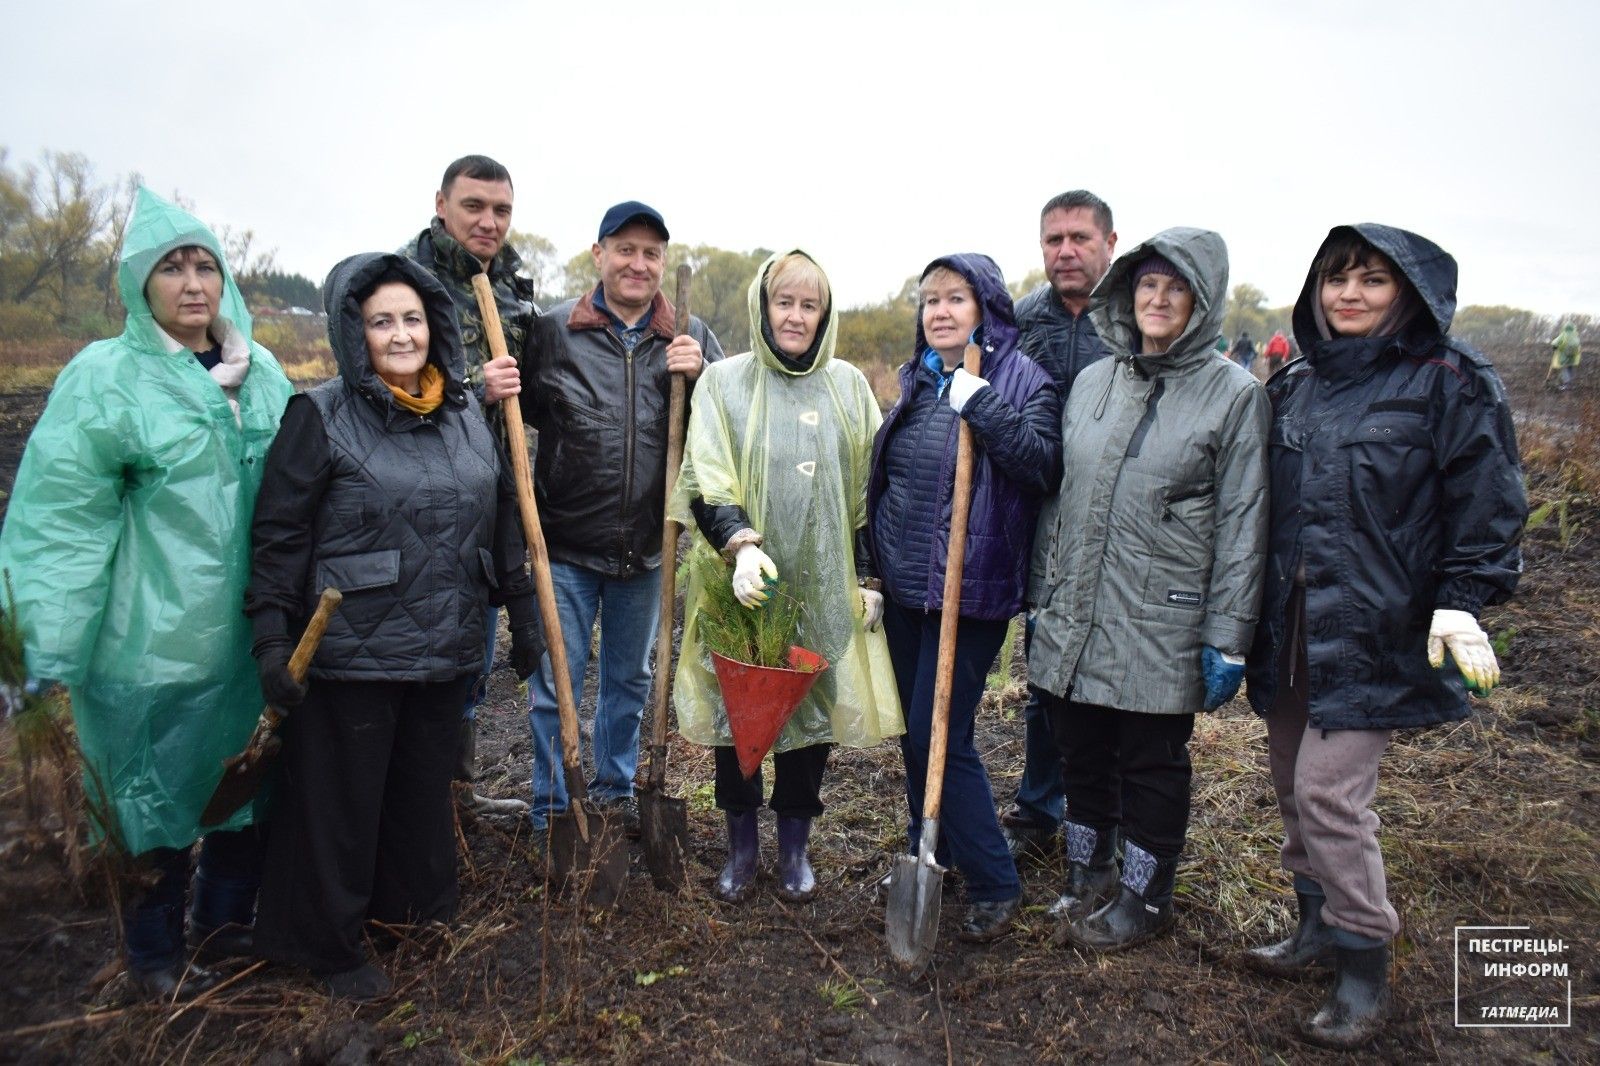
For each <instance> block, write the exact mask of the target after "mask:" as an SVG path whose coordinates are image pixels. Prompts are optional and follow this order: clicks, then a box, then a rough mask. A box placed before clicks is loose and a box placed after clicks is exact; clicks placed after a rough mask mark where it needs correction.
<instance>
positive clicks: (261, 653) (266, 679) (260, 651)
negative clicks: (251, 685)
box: [252, 637, 306, 717]
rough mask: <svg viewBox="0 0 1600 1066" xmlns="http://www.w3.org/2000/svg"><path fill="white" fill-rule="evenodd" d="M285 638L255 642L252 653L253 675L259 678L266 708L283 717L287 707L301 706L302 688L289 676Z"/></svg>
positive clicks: (286, 639)
mask: <svg viewBox="0 0 1600 1066" xmlns="http://www.w3.org/2000/svg"><path fill="white" fill-rule="evenodd" d="M292 647H293V646H292V645H291V644H290V643H289V638H288V637H268V638H266V639H264V640H258V641H256V646H255V648H254V649H252V650H253V651H254V652H255V657H256V673H257V674H258V675H259V676H260V678H261V694H262V695H263V696H265V697H266V698H267V705H268V706H269V707H271V708H272V709H273V710H275V711H277V712H278V713H279V714H281V715H284V716H285V717H287V716H288V714H289V709H290V708H291V707H298V706H300V704H301V703H303V702H305V698H306V687H305V685H303V684H301V683H300V682H299V681H296V680H295V679H294V677H293V676H291V675H290V673H289V654H290V651H291V650H292Z"/></svg>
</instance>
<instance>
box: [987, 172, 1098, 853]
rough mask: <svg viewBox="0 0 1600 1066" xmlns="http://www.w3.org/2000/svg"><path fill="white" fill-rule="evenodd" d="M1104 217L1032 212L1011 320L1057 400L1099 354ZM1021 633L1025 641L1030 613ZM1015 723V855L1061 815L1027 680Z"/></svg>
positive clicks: (1074, 203)
mask: <svg viewBox="0 0 1600 1066" xmlns="http://www.w3.org/2000/svg"><path fill="white" fill-rule="evenodd" d="M1111 221H1112V220H1111V207H1110V206H1109V205H1108V204H1107V203H1106V202H1105V201H1104V200H1102V199H1100V197H1098V196H1096V195H1095V194H1094V193H1092V192H1089V191H1087V190H1085V189H1073V190H1071V191H1070V192H1064V193H1061V194H1060V195H1059V196H1054V197H1052V198H1051V199H1050V200H1049V201H1047V202H1046V203H1045V205H1044V208H1043V209H1042V210H1041V211H1040V212H1039V248H1040V250H1041V251H1042V252H1043V253H1044V271H1045V280H1044V282H1043V283H1042V284H1040V285H1039V287H1038V288H1036V289H1034V290H1033V291H1032V292H1030V293H1029V294H1028V295H1026V296H1024V297H1023V298H1022V299H1021V300H1019V301H1017V327H1018V328H1019V329H1020V330H1021V331H1022V339H1021V342H1020V343H1021V347H1022V350H1023V351H1024V352H1025V353H1027V355H1028V356H1029V358H1031V359H1032V360H1033V361H1034V362H1036V363H1038V364H1039V365H1040V366H1042V367H1044V369H1045V370H1046V371H1047V372H1048V373H1049V374H1050V377H1051V378H1052V379H1054V381H1055V385H1056V391H1057V393H1058V394H1059V395H1060V398H1061V406H1062V407H1065V406H1066V404H1067V397H1068V396H1070V395H1071V393H1072V383H1073V382H1074V381H1076V380H1077V378H1078V375H1079V374H1080V373H1081V372H1082V371H1083V369H1084V368H1085V367H1087V366H1089V365H1090V364H1091V363H1096V362H1099V361H1100V360H1101V359H1104V358H1105V357H1106V355H1107V351H1106V346H1105V345H1104V344H1103V343H1101V340H1100V336H1099V334H1097V333H1096V332H1095V330H1094V323H1093V322H1091V321H1090V319H1089V296H1090V294H1091V293H1093V292H1094V287H1095V286H1096V285H1098V284H1100V279H1101V278H1103V277H1105V273H1106V270H1107V269H1109V268H1110V266H1111V257H1112V256H1113V255H1115V254H1116V250H1117V231H1116V229H1115V228H1114V227H1113V226H1112V224H1111ZM1036 582H1037V579H1036V578H1034V577H1032V576H1030V578H1029V593H1030V595H1029V596H1028V603H1029V605H1030V606H1037V605H1038V603H1039V598H1038V596H1036V595H1034V593H1035V592H1037V591H1038V590H1037V589H1036V588H1035V585H1036ZM1026 634H1027V638H1028V639H1030V640H1031V639H1032V634H1033V623H1032V621H1031V616H1030V620H1029V622H1028V623H1027V629H1026ZM1022 722H1023V754H1022V780H1021V781H1019V782H1017V793H1016V796H1015V798H1014V799H1013V801H1012V803H1011V805H1010V806H1009V807H1007V808H1006V809H1005V810H1004V811H1002V812H1001V813H1000V829H1001V832H1003V833H1004V834H1005V837H1006V846H1007V848H1008V849H1009V850H1010V852H1011V857H1012V858H1013V859H1015V860H1018V861H1020V860H1021V859H1022V858H1023V856H1024V855H1025V854H1030V853H1031V854H1033V855H1035V856H1037V857H1043V856H1045V855H1047V854H1048V853H1049V852H1051V851H1053V850H1054V849H1055V848H1056V846H1057V842H1058V841H1059V840H1060V833H1061V816H1062V798H1061V797H1062V792H1061V755H1060V753H1059V752H1057V751H1056V742H1055V738H1054V737H1053V736H1051V733H1050V722H1049V720H1048V718H1047V717H1046V715H1045V713H1044V710H1043V708H1042V706H1041V704H1040V702H1039V695H1038V692H1037V691H1036V690H1034V689H1033V688H1031V687H1030V688H1029V690H1028V703H1027V706H1026V707H1024V708H1023V711H1022Z"/></svg>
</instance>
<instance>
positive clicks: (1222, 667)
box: [1200, 644, 1244, 711]
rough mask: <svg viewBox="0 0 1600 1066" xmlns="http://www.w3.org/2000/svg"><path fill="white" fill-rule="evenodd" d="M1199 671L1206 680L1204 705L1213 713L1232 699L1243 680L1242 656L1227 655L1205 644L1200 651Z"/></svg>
mask: <svg viewBox="0 0 1600 1066" xmlns="http://www.w3.org/2000/svg"><path fill="white" fill-rule="evenodd" d="M1200 671H1201V673H1203V674H1204V675H1205V679H1206V704H1205V708H1206V710H1208V711H1214V710H1216V709H1217V708H1218V707H1221V706H1222V705H1223V704H1224V703H1227V702H1228V701H1229V700H1231V699H1233V697H1234V695H1235V694H1236V693H1237V692H1238V691H1239V684H1240V682H1242V681H1243V680H1244V656H1242V655H1229V654H1227V653H1226V652H1220V651H1218V650H1217V649H1216V648H1213V647H1212V646H1211V645H1209V644H1207V645H1206V646H1205V647H1204V648H1202V649H1201V650H1200Z"/></svg>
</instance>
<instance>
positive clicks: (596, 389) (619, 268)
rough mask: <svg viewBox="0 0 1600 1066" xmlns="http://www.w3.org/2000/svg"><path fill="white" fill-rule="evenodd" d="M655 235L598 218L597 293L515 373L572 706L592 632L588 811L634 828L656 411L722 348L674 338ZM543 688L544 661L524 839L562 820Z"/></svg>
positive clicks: (660, 426) (545, 320) (658, 486)
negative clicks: (609, 807)
mask: <svg viewBox="0 0 1600 1066" xmlns="http://www.w3.org/2000/svg"><path fill="white" fill-rule="evenodd" d="M667 239H668V237H667V225H666V223H665V222H664V221H663V220H662V218H661V215H660V214H659V213H658V212H657V211H656V210H655V209H654V208H652V207H648V206H646V205H645V204H642V203H639V202H638V201H636V200H630V201H627V202H626V203H621V204H617V205H616V206H615V207H613V208H611V209H610V210H609V211H607V212H606V214H605V217H604V218H603V219H602V220H601V222H600V233H599V236H598V237H597V238H596V241H595V244H594V247H593V248H592V249H591V252H592V254H593V255H594V261H595V266H596V267H597V268H598V272H599V274H600V283H599V284H598V285H596V286H595V287H594V289H593V291H591V292H589V293H587V294H585V295H583V296H581V297H579V298H578V299H576V300H568V301H567V302H566V303H563V304H560V305H559V306H557V307H555V308H554V309H552V310H551V311H550V312H549V313H548V314H545V315H543V316H541V317H540V318H539V319H538V320H537V322H536V323H535V327H534V330H533V332H532V333H531V334H530V336H529V339H528V345H527V348H526V350H525V353H524V358H523V360H522V368H521V372H522V384H523V388H524V391H525V392H526V393H527V394H528V395H530V396H531V397H532V399H531V401H530V402H529V403H528V404H526V405H525V406H524V407H523V409H522V410H523V416H524V417H525V418H526V419H527V421H528V424H529V425H531V426H532V427H533V428H534V429H536V430H537V431H538V433H539V449H538V458H537V466H538V469H537V473H536V476H535V477H534V485H535V491H536V493H537V496H538V502H539V515H540V518H541V520H542V521H543V524H544V533H545V541H546V543H547V545H548V547H549V551H550V571H551V578H552V581H553V584H554V585H555V593H556V606H557V608H558V609H559V611H560V615H561V635H562V639H563V640H564V641H565V642H566V649H567V665H568V667H569V668H570V674H571V679H572V690H573V692H574V694H581V693H582V691H583V676H584V671H585V669H586V668H587V667H588V663H589V646H590V641H589V638H590V635H591V633H592V632H593V630H594V624H595V619H596V617H597V616H598V617H599V620H600V635H601V640H600V686H599V692H598V693H597V696H596V701H595V722H594V739H593V742H592V744H591V751H592V753H593V756H594V767H595V771H594V778H593V780H592V781H591V782H590V784H589V791H590V793H591V795H592V797H593V798H594V800H595V802H596V803H597V804H601V805H606V804H615V805H617V807H618V808H619V809H620V814H621V816H622V819H623V823H624V825H625V826H627V827H629V828H630V830H636V828H637V825H638V810H637V807H636V805H635V804H634V800H633V774H634V770H635V769H636V767H637V765H638V754H639V750H638V749H639V720H640V717H641V716H642V714H643V711H644V703H645V700H646V699H647V698H648V697H649V694H650V650H651V645H652V644H653V643H654V641H655V635H656V617H657V609H658V607H659V596H660V590H661V580H662V577H661V570H662V568H663V565H665V566H666V567H668V568H670V567H671V566H673V564H674V560H673V559H670V558H668V559H664V558H663V552H662V544H661V517H662V511H663V509H664V506H665V502H666V501H665V494H666V451H667V408H668V396H669V393H670V387H671V380H672V375H673V374H682V375H683V376H684V377H685V378H687V379H688V381H689V382H691V383H692V382H693V381H694V380H695V379H696V378H697V377H699V376H700V371H701V369H702V368H703V367H704V366H705V364H706V362H708V361H712V362H714V361H716V360H718V359H721V358H722V346H721V345H719V344H718V343H717V338H716V337H715V336H714V335H713V334H712V332H711V331H710V330H709V329H707V328H706V324H705V323H704V322H702V321H700V319H698V318H691V319H690V320H689V332H688V333H686V334H684V335H682V336H678V335H676V332H675V329H674V324H673V323H674V314H673V308H672V305H671V304H670V303H668V302H667V299H666V297H665V296H663V295H662V294H661V277H662V274H663V272H664V271H665V269H666V261H667ZM554 684H555V682H554V677H553V675H552V674H551V672H550V665H549V663H548V662H546V663H545V664H544V666H543V667H542V668H541V670H540V671H539V672H538V673H537V674H535V675H534V679H533V683H532V684H531V685H530V686H529V722H530V725H531V727H532V730H533V809H532V811H531V812H530V813H529V818H530V820H531V821H532V822H533V825H534V828H535V830H541V829H543V828H544V827H545V826H546V825H547V824H548V819H549V817H550V815H552V814H559V813H561V812H562V811H563V810H565V809H566V805H567V796H566V784H565V781H564V779H563V777H562V774H561V773H560V766H561V740H560V735H559V734H560V729H559V719H558V717H557V713H556V700H555V689H554Z"/></svg>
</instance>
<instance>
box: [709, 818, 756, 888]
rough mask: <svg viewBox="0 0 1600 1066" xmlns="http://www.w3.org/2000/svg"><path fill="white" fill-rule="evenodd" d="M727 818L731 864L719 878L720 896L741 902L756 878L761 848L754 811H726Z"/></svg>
mask: <svg viewBox="0 0 1600 1066" xmlns="http://www.w3.org/2000/svg"><path fill="white" fill-rule="evenodd" d="M722 813H723V814H724V815H725V816H726V817H727V819H728V865H726V866H724V867H723V868H722V873H721V874H719V875H718V877H717V890H716V895H717V898H718V899H720V900H722V901H723V902H724V903H738V902H740V901H741V900H743V899H744V898H745V897H746V896H747V895H749V894H750V886H751V885H753V884H755V881H756V864H757V862H758V861H759V860H760V858H761V848H760V844H759V842H758V838H757V836H756V812H755V811H723V812H722Z"/></svg>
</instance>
